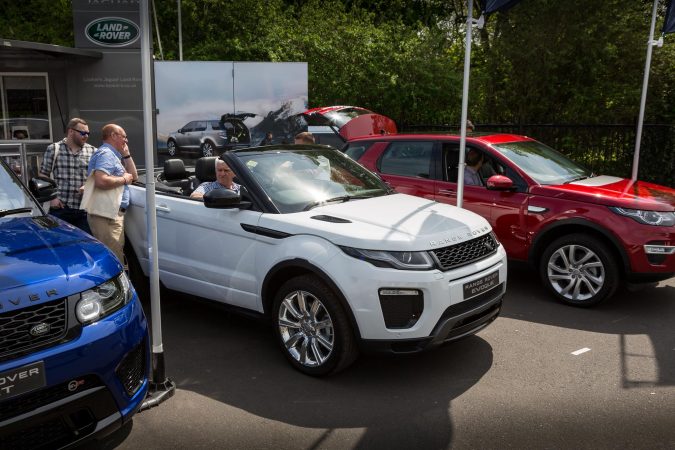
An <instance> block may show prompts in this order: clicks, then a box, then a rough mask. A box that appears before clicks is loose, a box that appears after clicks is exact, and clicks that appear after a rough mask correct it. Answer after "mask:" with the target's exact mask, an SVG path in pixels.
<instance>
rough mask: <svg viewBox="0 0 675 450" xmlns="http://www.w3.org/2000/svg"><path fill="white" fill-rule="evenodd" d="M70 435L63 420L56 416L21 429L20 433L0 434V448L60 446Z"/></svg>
mask: <svg viewBox="0 0 675 450" xmlns="http://www.w3.org/2000/svg"><path fill="white" fill-rule="evenodd" d="M71 436H72V432H71V431H70V430H69V429H68V427H66V425H65V424H64V423H63V420H61V419H60V418H58V419H54V420H50V421H48V422H43V423H41V424H40V425H36V426H34V427H31V428H28V429H25V430H22V432H21V433H13V434H11V435H9V436H0V448H8V449H9V448H11V449H13V450H24V449H25V450H28V449H30V450H34V449H41V448H44V449H47V448H60V447H62V446H63V445H65V444H68V442H69V441H71V440H72V438H71Z"/></svg>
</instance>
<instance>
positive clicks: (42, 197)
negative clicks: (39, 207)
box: [28, 177, 58, 203]
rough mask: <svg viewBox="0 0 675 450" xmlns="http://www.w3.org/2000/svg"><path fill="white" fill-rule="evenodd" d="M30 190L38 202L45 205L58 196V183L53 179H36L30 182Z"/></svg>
mask: <svg viewBox="0 0 675 450" xmlns="http://www.w3.org/2000/svg"><path fill="white" fill-rule="evenodd" d="M28 189H30V192H31V194H33V195H34V196H35V198H36V199H37V201H38V202H40V203H45V202H49V201H51V200H54V199H55V198H56V196H57V194H58V189H57V187H56V181H54V180H52V179H51V178H45V177H36V178H31V180H30V181H29V182H28Z"/></svg>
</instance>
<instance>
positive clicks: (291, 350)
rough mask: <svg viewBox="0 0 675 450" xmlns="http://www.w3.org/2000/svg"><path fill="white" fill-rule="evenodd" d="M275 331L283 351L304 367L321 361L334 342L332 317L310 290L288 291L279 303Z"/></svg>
mask: <svg viewBox="0 0 675 450" xmlns="http://www.w3.org/2000/svg"><path fill="white" fill-rule="evenodd" d="M278 326H279V334H280V335H281V339H282V342H283V344H284V347H285V348H286V351H287V352H288V354H289V355H291V357H292V358H293V359H294V360H295V361H297V362H298V363H300V364H302V365H303V366H306V367H317V366H320V365H322V364H323V363H324V362H326V360H328V358H329V357H330V355H331V353H332V351H333V348H334V345H335V333H334V329H333V321H332V319H331V317H330V314H329V313H328V311H327V310H326V307H325V306H324V304H323V303H322V302H321V300H319V299H318V298H317V297H316V296H314V295H313V294H311V293H309V292H307V291H302V290H297V291H293V292H290V293H289V294H288V295H287V296H286V297H285V298H284V300H283V301H282V302H281V305H280V307H279V322H278Z"/></svg>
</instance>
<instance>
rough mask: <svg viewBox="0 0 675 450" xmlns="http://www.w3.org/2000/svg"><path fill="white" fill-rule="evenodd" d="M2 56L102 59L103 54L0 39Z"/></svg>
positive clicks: (94, 51)
mask: <svg viewBox="0 0 675 450" xmlns="http://www.w3.org/2000/svg"><path fill="white" fill-rule="evenodd" d="M0 55H2V57H3V58H22V59H25V58H26V57H30V56H31V55H34V56H36V57H42V58H44V57H45V56H51V57H53V58H59V57H67V58H72V57H75V58H91V59H101V58H102V57H103V53H101V52H100V51H97V50H88V49H82V48H72V47H64V46H62V45H53V44H42V43H40V42H28V41H16V40H13V39H2V38H0Z"/></svg>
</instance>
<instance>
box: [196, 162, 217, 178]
mask: <svg viewBox="0 0 675 450" xmlns="http://www.w3.org/2000/svg"><path fill="white" fill-rule="evenodd" d="M217 159H218V157H217V156H204V157H203V158H199V159H198V160H197V165H196V166H195V176H196V177H197V179H198V180H199V181H200V182H202V183H203V182H204V181H216V160H217Z"/></svg>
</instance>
